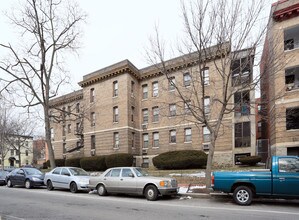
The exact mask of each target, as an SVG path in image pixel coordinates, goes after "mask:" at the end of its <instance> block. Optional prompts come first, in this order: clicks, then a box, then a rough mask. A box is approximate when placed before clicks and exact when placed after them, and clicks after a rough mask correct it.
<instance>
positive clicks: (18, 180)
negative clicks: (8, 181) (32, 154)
mask: <svg viewBox="0 0 299 220" xmlns="http://www.w3.org/2000/svg"><path fill="white" fill-rule="evenodd" d="M14 178H15V179H14V181H15V185H24V182H25V178H26V173H25V170H23V169H19V170H18V171H17V172H16V175H15V176H14Z"/></svg>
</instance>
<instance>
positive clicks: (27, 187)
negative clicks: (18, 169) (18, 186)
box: [25, 179, 32, 189]
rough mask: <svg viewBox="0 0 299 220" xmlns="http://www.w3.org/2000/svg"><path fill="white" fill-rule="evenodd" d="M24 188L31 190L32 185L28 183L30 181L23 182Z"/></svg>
mask: <svg viewBox="0 0 299 220" xmlns="http://www.w3.org/2000/svg"><path fill="white" fill-rule="evenodd" d="M25 188H26V189H31V188H32V184H31V182H30V180H28V179H27V180H25Z"/></svg>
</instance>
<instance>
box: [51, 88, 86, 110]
mask: <svg viewBox="0 0 299 220" xmlns="http://www.w3.org/2000/svg"><path fill="white" fill-rule="evenodd" d="M81 99H83V89H80V90H78V91H75V92H72V93H68V94H66V95H63V96H60V97H57V98H54V99H51V100H50V102H49V105H50V108H54V107H57V106H61V105H64V104H67V103H71V102H74V101H78V100H81Z"/></svg>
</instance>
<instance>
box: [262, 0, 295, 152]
mask: <svg viewBox="0 0 299 220" xmlns="http://www.w3.org/2000/svg"><path fill="white" fill-rule="evenodd" d="M260 69H261V75H262V79H261V103H262V111H263V112H264V113H265V115H264V119H263V125H262V131H263V132H262V136H263V138H266V139H268V140H269V146H270V147H269V151H270V152H269V153H270V154H273V155H275V154H276V155H299V1H298V0H284V1H278V2H277V3H274V4H272V7H271V12H270V18H269V23H268V29H267V37H266V41H265V44H264V51H263V56H262V60H261V66H260Z"/></svg>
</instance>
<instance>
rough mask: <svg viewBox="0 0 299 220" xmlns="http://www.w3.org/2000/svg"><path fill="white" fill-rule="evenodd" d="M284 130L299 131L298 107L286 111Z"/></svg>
mask: <svg viewBox="0 0 299 220" xmlns="http://www.w3.org/2000/svg"><path fill="white" fill-rule="evenodd" d="M286 129H287V130H292V129H299V107H297V108H287V109H286Z"/></svg>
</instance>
